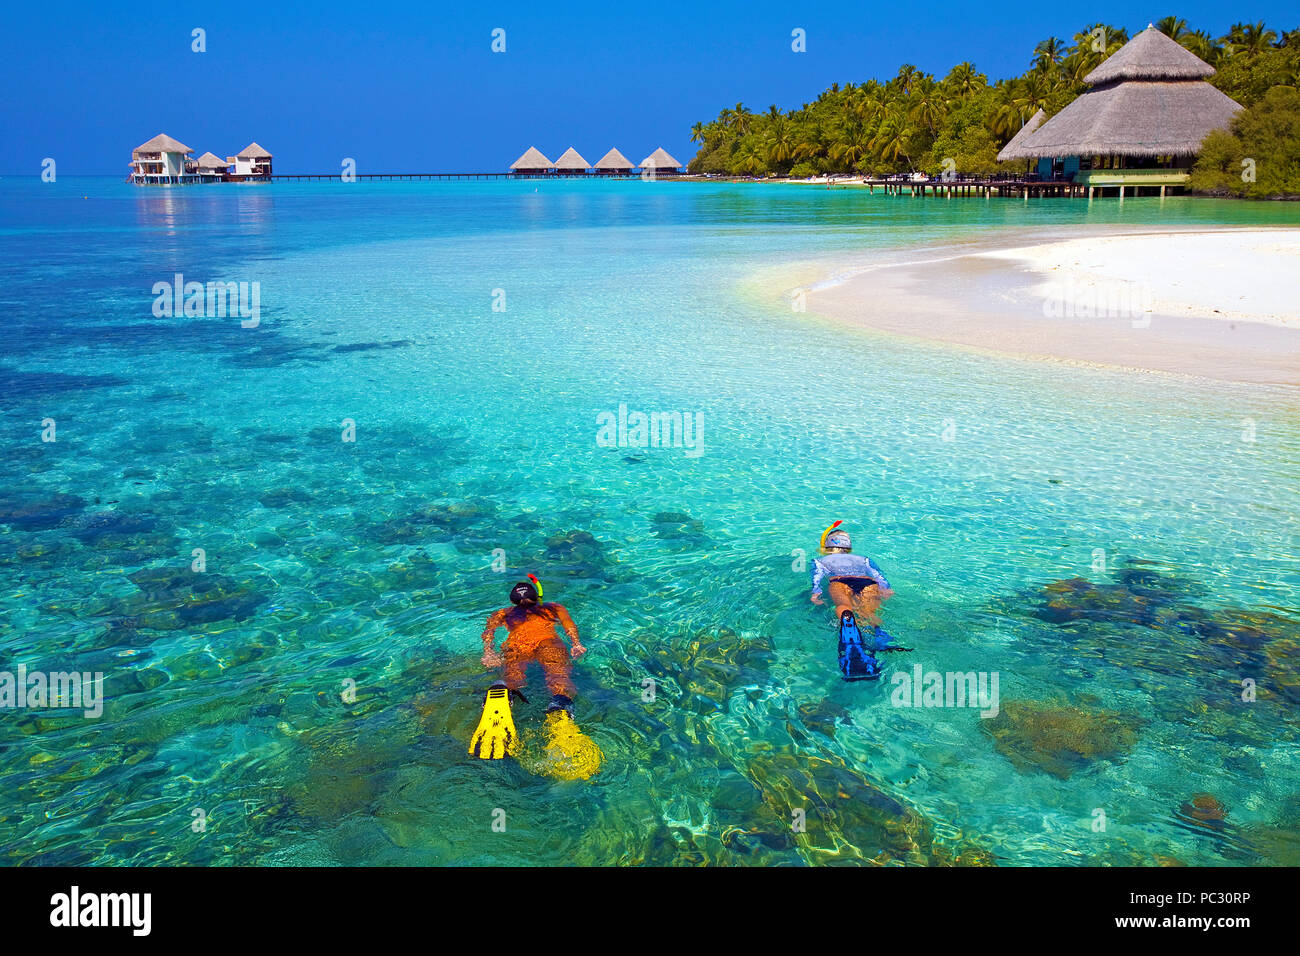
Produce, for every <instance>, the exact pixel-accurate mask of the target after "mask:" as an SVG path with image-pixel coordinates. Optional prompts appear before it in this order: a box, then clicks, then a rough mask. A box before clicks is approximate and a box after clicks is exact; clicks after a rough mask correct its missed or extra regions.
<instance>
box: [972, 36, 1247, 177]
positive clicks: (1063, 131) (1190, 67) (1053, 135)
mask: <svg viewBox="0 0 1300 956" xmlns="http://www.w3.org/2000/svg"><path fill="white" fill-rule="evenodd" d="M1213 75H1214V67H1212V66H1210V64H1208V63H1206V62H1205V61H1204V60H1202V59H1201V58H1200V57H1198V56H1196V54H1194V53H1192V52H1191V51H1190V50H1188V49H1186V48H1185V47H1183V46H1182V45H1181V44H1179V43H1177V42H1175V41H1174V40H1171V39H1170V38H1169V37H1167V36H1165V35H1164V34H1163V33H1161V32H1160V31H1159V30H1157V29H1156V28H1155V27H1153V26H1148V27H1147V28H1146V29H1145V30H1143V31H1142V32H1141V33H1139V34H1138V35H1137V36H1135V37H1134V38H1133V39H1132V40H1130V41H1129V42H1128V43H1126V44H1124V46H1122V47H1120V49H1119V50H1117V51H1116V52H1115V54H1114V55H1112V56H1111V57H1110V58H1108V59H1107V60H1105V61H1104V62H1103V63H1102V64H1101V65H1100V66H1098V67H1097V68H1096V69H1095V70H1093V71H1092V72H1091V73H1089V74H1088V75H1087V76H1086V77H1084V81H1085V82H1086V83H1087V84H1088V85H1089V87H1090V89H1089V90H1088V91H1087V92H1085V93H1083V94H1082V95H1081V96H1079V97H1078V98H1077V99H1075V100H1074V102H1072V103H1070V104H1069V105H1068V106H1066V107H1065V109H1063V110H1061V112H1059V113H1057V114H1056V115H1055V116H1053V117H1052V118H1051V119H1049V120H1047V121H1046V122H1043V123H1042V124H1041V125H1039V126H1037V127H1036V128H1035V129H1033V130H1028V126H1029V124H1026V129H1024V130H1021V131H1020V133H1019V134H1017V135H1016V137H1015V138H1014V139H1012V140H1011V142H1009V143H1008V144H1007V145H1006V146H1005V147H1004V148H1003V149H1002V151H1001V152H1000V153H998V159H1000V160H1013V159H1036V160H1038V173H1039V175H1040V176H1042V177H1043V178H1044V179H1053V178H1060V179H1066V180H1072V181H1073V182H1074V183H1076V184H1079V185H1082V186H1086V187H1087V189H1088V195H1089V196H1092V195H1093V191H1094V190H1104V189H1115V188H1118V190H1119V195H1120V198H1121V199H1122V198H1123V197H1124V193H1125V191H1126V190H1128V189H1131V190H1132V195H1137V192H1138V190H1139V189H1143V188H1145V189H1150V190H1154V189H1156V188H1158V189H1159V192H1160V195H1161V196H1163V195H1165V191H1166V190H1167V189H1169V188H1181V187H1182V186H1184V185H1186V183H1187V178H1188V175H1189V173H1190V170H1191V167H1192V164H1193V163H1194V162H1195V161H1196V154H1197V153H1199V152H1200V149H1201V143H1203V142H1204V140H1205V137H1206V136H1207V135H1209V134H1210V133H1211V132H1212V131H1214V130H1216V129H1224V128H1226V127H1227V126H1228V124H1229V123H1230V122H1231V121H1232V118H1233V117H1234V116H1235V115H1236V114H1237V112H1238V111H1240V110H1241V108H1242V107H1241V104H1240V103H1237V102H1236V101H1235V100H1233V99H1232V98H1231V97H1228V96H1226V95H1225V94H1223V93H1221V92H1220V91H1219V90H1217V89H1215V88H1214V87H1213V86H1211V85H1210V84H1209V83H1207V82H1205V80H1206V78H1207V77H1210V76H1213ZM1031 122H1032V120H1031Z"/></svg>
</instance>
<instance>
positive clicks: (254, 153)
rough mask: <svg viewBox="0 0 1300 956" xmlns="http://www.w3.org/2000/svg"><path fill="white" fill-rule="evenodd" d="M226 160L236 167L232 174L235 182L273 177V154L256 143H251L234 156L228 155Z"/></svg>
mask: <svg viewBox="0 0 1300 956" xmlns="http://www.w3.org/2000/svg"><path fill="white" fill-rule="evenodd" d="M226 162H227V163H228V164H230V165H231V166H234V167H235V171H234V173H233V174H231V176H230V178H231V179H232V180H233V181H235V182H243V181H244V180H248V179H269V178H270V177H271V154H270V153H268V152H267V151H266V150H265V149H263V148H262V147H261V146H258V145H257V144H256V143H249V144H248V145H247V146H245V147H244V148H243V149H241V150H240V151H239V152H238V153H236V154H235V155H234V156H227V157H226Z"/></svg>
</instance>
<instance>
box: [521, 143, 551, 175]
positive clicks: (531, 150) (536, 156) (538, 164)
mask: <svg viewBox="0 0 1300 956" xmlns="http://www.w3.org/2000/svg"><path fill="white" fill-rule="evenodd" d="M554 168H555V164H554V163H553V162H551V161H550V160H549V159H547V158H546V157H545V156H543V155H542V153H541V152H540V151H538V149H537V147H536V146H529V147H528V149H527V150H526V151H525V152H524V155H522V156H520V157H519V158H518V159H516V160H515V161H514V162H513V163H511V164H510V170H511V172H516V173H545V172H550V171H551V170H552V169H554Z"/></svg>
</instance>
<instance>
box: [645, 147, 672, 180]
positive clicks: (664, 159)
mask: <svg viewBox="0 0 1300 956" xmlns="http://www.w3.org/2000/svg"><path fill="white" fill-rule="evenodd" d="M641 168H642V169H653V170H656V171H659V170H664V171H669V172H674V173H675V172H677V171H678V170H679V169H681V168H682V164H681V163H679V162H678V161H677V160H675V159H673V157H672V156H670V155H669V154H668V152H667V151H666V150H665V149H664V148H663V147H662V146H660V147H659V148H658V149H656V150H655V151H654V152H653V153H651V154H650V155H649V156H647V157H646V158H645V159H643V160H641Z"/></svg>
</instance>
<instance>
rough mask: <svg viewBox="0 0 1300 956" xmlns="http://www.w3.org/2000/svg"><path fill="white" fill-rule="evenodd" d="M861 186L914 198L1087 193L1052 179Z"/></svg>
mask: <svg viewBox="0 0 1300 956" xmlns="http://www.w3.org/2000/svg"><path fill="white" fill-rule="evenodd" d="M831 185H834V184H831ZM845 185H846V186H847V185H848V184H847V183H846V184H845ZM853 185H855V186H856V185H857V183H856V182H855V183H854V184H853ZM862 185H863V186H865V187H866V188H867V189H868V190H869V191H870V192H873V193H874V192H875V191H876V190H877V189H881V190H883V191H884V192H885V193H886V195H895V196H902V195H904V194H905V193H906V194H907V195H910V196H915V197H917V198H923V197H925V196H943V197H945V198H948V199H951V198H953V197H954V196H959V197H979V196H983V197H984V198H986V199H987V198H991V197H993V196H1001V197H1003V198H1010V199H1030V198H1033V199H1045V198H1049V197H1060V196H1065V197H1072V198H1080V197H1084V198H1086V197H1087V195H1088V189H1087V187H1086V186H1082V185H1079V184H1077V183H1071V182H1066V181H1064V180H1052V179H967V180H959V179H954V180H951V181H945V180H942V179H927V180H921V181H918V182H911V181H908V180H901V181H900V180H889V179H865V180H863V181H862Z"/></svg>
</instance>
